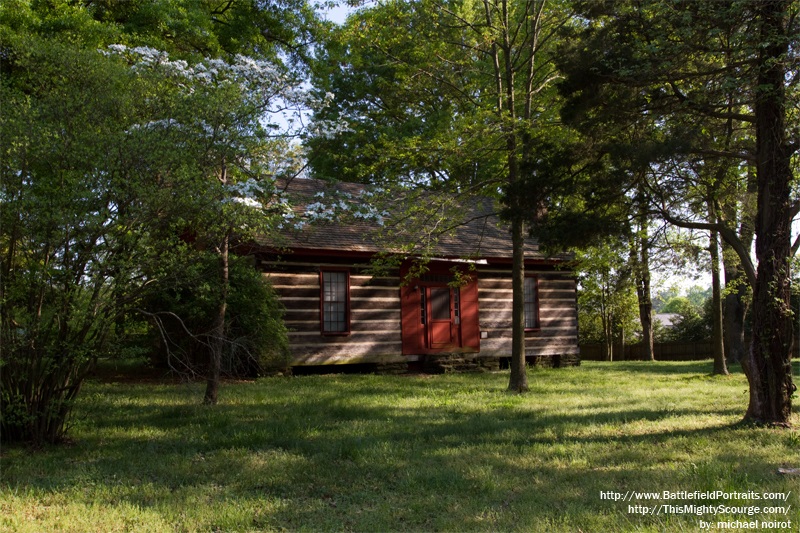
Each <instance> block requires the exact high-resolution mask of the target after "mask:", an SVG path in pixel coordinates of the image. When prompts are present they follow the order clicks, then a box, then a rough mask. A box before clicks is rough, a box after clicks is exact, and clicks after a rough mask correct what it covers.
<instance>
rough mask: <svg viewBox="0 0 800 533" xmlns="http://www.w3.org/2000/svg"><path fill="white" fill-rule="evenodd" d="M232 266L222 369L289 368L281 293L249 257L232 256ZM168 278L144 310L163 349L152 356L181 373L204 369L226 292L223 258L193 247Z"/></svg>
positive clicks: (247, 372) (252, 372) (245, 372)
mask: <svg viewBox="0 0 800 533" xmlns="http://www.w3.org/2000/svg"><path fill="white" fill-rule="evenodd" d="M184 259H185V258H184ZM229 268H230V270H229V280H230V289H229V293H228V305H227V313H226V317H225V322H226V327H225V338H226V343H225V346H226V349H225V352H224V354H223V360H222V372H223V373H224V374H226V375H228V376H235V377H254V376H257V375H261V374H263V373H265V372H271V371H274V370H283V369H285V368H286V366H287V364H288V340H287V336H286V328H285V326H284V324H283V306H282V305H281V303H280V301H279V300H278V296H277V294H276V293H275V291H274V290H273V289H272V286H271V285H270V283H269V281H268V280H267V279H266V278H265V277H264V276H262V275H261V274H260V273H259V272H258V271H257V270H256V269H255V268H253V265H252V260H251V259H250V258H247V257H236V256H231V258H230V265H229ZM165 280H166V283H163V284H162V288H161V290H159V291H157V292H154V293H153V295H152V296H151V297H150V298H149V300H148V303H147V309H146V310H145V311H146V312H147V314H148V316H150V317H151V318H152V321H151V323H152V325H153V335H155V336H157V342H156V343H155V344H156V345H157V346H158V349H157V350H156V351H155V353H153V356H152V360H153V362H154V364H156V365H160V366H169V367H170V368H171V369H172V370H174V371H176V372H178V373H180V374H186V375H191V376H193V375H196V374H202V373H204V371H205V368H206V365H207V363H208V360H209V353H210V352H209V350H210V348H209V345H210V340H211V336H210V334H209V332H210V331H211V330H212V326H213V323H214V317H215V316H216V312H217V309H218V307H219V299H220V298H221V294H222V291H221V283H220V281H219V258H218V257H217V256H216V255H215V254H212V253H208V252H193V253H191V255H190V259H189V260H188V261H185V260H184V261H180V260H179V261H175V262H174V264H173V267H172V268H171V272H169V273H168V274H167V275H166V276H165Z"/></svg>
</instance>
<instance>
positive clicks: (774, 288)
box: [565, 0, 800, 425]
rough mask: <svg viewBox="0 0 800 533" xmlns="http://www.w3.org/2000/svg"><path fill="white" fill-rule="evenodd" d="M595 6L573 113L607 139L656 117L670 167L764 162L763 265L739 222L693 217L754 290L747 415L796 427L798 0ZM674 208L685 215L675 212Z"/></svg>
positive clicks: (575, 77) (589, 14)
mask: <svg viewBox="0 0 800 533" xmlns="http://www.w3.org/2000/svg"><path fill="white" fill-rule="evenodd" d="M584 14H585V17H586V21H587V23H586V25H585V27H584V29H583V30H582V37H583V39H581V40H578V41H576V45H575V47H574V48H573V51H574V52H575V54H574V55H571V56H570V54H565V57H567V56H569V58H570V59H572V60H575V62H574V63H573V64H572V65H573V66H572V67H570V71H569V73H568V80H569V84H567V85H565V89H567V91H568V92H569V93H570V95H571V96H570V99H571V102H572V104H573V106H572V109H573V112H574V114H573V115H572V119H576V118H577V122H582V123H584V124H586V125H589V126H590V128H591V129H594V132H595V133H598V134H600V135H602V132H604V131H605V132H608V131H609V129H611V130H612V131H613V129H614V128H617V127H619V125H620V124H626V123H627V124H630V123H637V122H640V121H642V120H644V121H647V122H653V121H654V120H655V121H656V124H657V125H658V128H657V130H655V132H656V133H658V134H659V135H662V136H663V141H659V144H660V148H659V151H660V152H661V153H660V154H653V156H652V157H651V161H652V162H653V163H657V164H659V165H660V166H659V167H657V169H658V170H659V171H663V170H664V169H665V167H664V166H663V165H664V163H665V162H670V161H674V158H675V157H676V156H677V157H678V158H683V157H686V156H688V155H692V156H695V157H696V156H701V155H702V156H703V157H704V158H705V159H706V160H710V159H711V158H717V157H725V158H729V159H732V160H734V161H737V163H736V164H737V165H740V164H742V165H748V164H752V165H753V166H754V167H755V175H756V183H757V189H758V193H757V197H758V201H757V204H758V205H757V209H756V213H755V221H756V223H755V234H756V257H755V259H756V261H755V264H754V263H753V261H752V259H751V257H750V251H749V249H748V248H747V247H746V246H745V243H744V241H743V240H742V239H741V238H739V236H738V235H737V234H736V231H735V228H733V227H731V225H730V223H729V222H728V221H723V220H720V217H719V215H721V212H720V211H719V210H718V211H717V220H716V221H714V220H711V221H702V222H701V221H698V222H687V221H682V223H683V224H684V225H685V226H687V227H694V228H697V229H703V230H706V231H711V230H716V231H719V233H720V235H721V237H722V238H723V239H724V240H725V241H726V243H727V244H728V245H729V246H731V247H732V248H733V249H734V250H735V251H736V252H737V254H738V256H739V259H740V261H741V264H742V266H743V269H744V270H745V271H746V272H747V277H748V280H749V281H750V284H751V285H752V286H753V290H754V294H753V306H752V309H753V331H754V335H753V341H752V346H751V349H750V351H749V355H748V357H747V358H746V360H745V365H744V367H745V371H746V373H747V376H748V380H749V383H750V394H751V396H750V404H749V406H748V410H747V413H746V418H748V419H751V420H755V421H760V422H765V423H772V424H782V425H786V424H789V422H790V417H791V396H792V393H793V391H794V390H795V387H794V384H793V383H792V375H791V365H790V357H791V350H790V348H791V344H792V330H791V323H790V311H789V300H788V298H789V287H788V285H789V272H788V260H789V257H790V253H791V250H790V246H791V243H790V238H791V232H790V229H791V228H790V226H791V221H792V219H793V217H794V216H795V215H796V214H797V212H798V205H800V204H798V203H797V202H796V199H794V198H793V197H792V193H791V188H790V183H791V181H792V179H793V174H792V166H791V158H792V157H793V154H795V153H796V150H797V146H798V143H797V139H796V138H793V137H792V136H793V135H794V136H795V137H796V134H795V133H793V130H791V129H790V128H789V127H788V125H787V122H786V117H787V112H789V109H790V106H789V103H790V102H791V101H792V100H790V98H793V97H794V96H796V94H797V91H796V87H797V83H798V76H797V75H796V72H797V62H798V58H797V49H798V48H797V38H798V31H797V24H798V21H797V16H796V15H797V3H796V2H791V1H788V0H761V1H749V2H737V1H730V2H714V3H698V2H674V3H664V2H656V1H652V2H616V3H614V4H613V6H612V5H611V4H606V3H594V2H589V3H586V4H585V10H584ZM587 62H590V63H591V64H592V65H593V68H592V69H591V70H589V71H583V72H581V67H580V66H579V65H586V64H587ZM565 64H566V59H565ZM731 87H736V88H737V90H736V91H734V92H732V91H731ZM732 97H733V100H732V99H731V98H732ZM612 113H614V114H615V115H616V116H612ZM714 121H735V123H736V124H738V125H740V126H741V127H743V128H747V129H749V131H750V132H751V135H750V136H749V138H751V139H755V146H747V145H744V146H730V147H728V149H725V150H721V149H719V145H716V146H714V145H712V146H709V145H708V144H704V143H702V142H700V141H702V140H703V139H704V133H705V130H704V128H703V125H704V124H709V123H712V122H714ZM712 131H713V129H712ZM654 139H655V137H654ZM667 215H670V216H671V217H672V218H671V219H670V220H675V221H677V220H678V219H679V218H681V217H680V213H676V212H672V213H665V216H667Z"/></svg>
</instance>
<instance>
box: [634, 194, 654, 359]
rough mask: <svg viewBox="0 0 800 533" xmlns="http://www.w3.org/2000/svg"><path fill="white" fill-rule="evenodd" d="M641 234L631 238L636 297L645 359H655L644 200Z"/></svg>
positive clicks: (648, 249)
mask: <svg viewBox="0 0 800 533" xmlns="http://www.w3.org/2000/svg"><path fill="white" fill-rule="evenodd" d="M638 217H639V225H640V228H639V235H638V236H635V235H634V237H633V238H632V239H631V241H630V243H631V252H630V254H631V262H632V263H633V265H632V266H633V275H634V282H635V283H636V299H637V301H638V303H639V322H640V323H641V325H642V353H641V354H640V356H641V358H642V359H644V360H645V361H655V360H656V357H655V351H654V349H653V300H652V298H651V296H650V238H649V236H648V224H647V213H646V212H645V206H644V203H643V202H641V201H640V202H639V215H638Z"/></svg>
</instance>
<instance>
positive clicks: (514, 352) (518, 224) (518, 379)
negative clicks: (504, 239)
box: [508, 216, 528, 392]
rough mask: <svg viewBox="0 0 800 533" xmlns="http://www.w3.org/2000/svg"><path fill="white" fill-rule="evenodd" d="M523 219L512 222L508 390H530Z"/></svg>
mask: <svg viewBox="0 0 800 533" xmlns="http://www.w3.org/2000/svg"><path fill="white" fill-rule="evenodd" d="M523 229H524V228H523V223H522V218H521V217H519V216H515V217H514V219H513V220H512V222H511V242H512V246H513V265H512V274H511V276H512V280H511V292H512V304H511V321H512V324H511V376H510V378H509V381H508V390H509V391H515V392H525V391H527V390H528V373H527V372H526V368H525V299H524V297H525V292H524V291H525V256H524V253H525V235H524V233H523Z"/></svg>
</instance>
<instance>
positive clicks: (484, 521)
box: [4, 364, 775, 530]
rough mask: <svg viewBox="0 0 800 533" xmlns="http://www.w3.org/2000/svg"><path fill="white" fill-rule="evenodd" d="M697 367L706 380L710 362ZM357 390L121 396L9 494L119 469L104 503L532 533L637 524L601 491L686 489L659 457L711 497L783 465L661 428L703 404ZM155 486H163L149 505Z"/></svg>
mask: <svg viewBox="0 0 800 533" xmlns="http://www.w3.org/2000/svg"><path fill="white" fill-rule="evenodd" d="M690 368H692V369H694V370H691V372H696V368H697V365H696V364H693V365H690ZM636 371H637V372H640V371H642V368H641V367H639V366H638V365H637V367H636ZM669 373H672V372H669ZM353 381H355V383H353V382H351V380H350V379H346V378H315V379H308V380H303V381H296V380H295V381H292V380H285V381H284V380H281V381H278V380H276V381H272V382H262V383H258V384H247V385H241V386H239V387H238V388H236V389H235V390H234V389H233V388H232V387H231V388H229V389H228V390H227V391H226V394H228V395H229V396H228V398H229V401H228V402H226V401H225V400H223V402H222V404H221V405H218V406H216V407H213V408H208V407H204V406H201V405H197V402H199V399H200V397H201V389H200V387H199V386H197V387H194V388H192V387H191V386H190V387H185V388H182V389H179V390H180V391H182V392H180V393H179V394H176V393H175V387H167V386H161V387H157V388H148V387H144V386H142V387H140V388H137V389H134V390H133V391H132V390H131V389H130V388H128V389H123V388H120V387H110V386H107V387H104V388H103V390H102V392H101V393H98V394H96V395H95V396H93V397H91V398H89V399H88V400H87V402H86V404H85V405H84V408H88V409H91V410H92V412H93V417H92V418H91V419H87V421H86V422H85V423H86V427H85V428H83V429H82V430H81V441H80V442H78V444H77V445H76V447H75V448H77V449H75V448H73V450H71V451H70V450H67V451H66V452H64V453H65V454H66V455H69V456H70V459H69V460H67V461H64V462H63V468H62V469H61V471H59V472H55V473H51V474H50V475H49V476H48V477H47V478H35V479H6V480H5V481H4V484H6V485H11V486H21V487H32V488H41V489H44V490H60V489H62V488H74V487H75V486H80V485H81V484H85V483H86V479H87V476H89V477H90V478H91V477H96V478H97V479H95V480H94V481H95V482H98V483H100V482H104V481H105V480H104V479H103V477H104V476H105V475H106V474H105V473H107V472H114V483H116V484H119V486H121V487H129V488H130V489H129V490H127V491H110V492H109V494H108V495H107V496H106V498H107V499H108V501H107V502H106V503H107V504H109V505H112V504H113V502H114V501H117V500H119V499H125V500H128V501H129V502H130V503H131V504H133V505H139V506H158V505H162V506H164V505H167V503H168V502H169V501H170V500H171V499H175V498H180V493H182V492H184V493H185V492H191V491H187V489H189V488H193V487H194V488H199V489H202V488H204V487H208V486H209V485H213V486H218V487H223V488H224V490H210V491H208V492H207V493H206V494H205V495H204V498H205V499H204V505H212V506H214V505H219V506H222V505H225V504H226V502H228V501H230V500H235V501H239V502H251V504H252V505H253V508H254V509H262V510H261V511H254V513H253V522H252V524H250V526H252V527H265V528H287V529H295V528H304V527H305V528H308V527H309V524H314V527H315V528H318V529H338V530H341V529H359V530H365V529H366V530H385V529H426V530H427V529H491V528H500V529H515V528H519V529H526V527H525V526H526V524H530V523H532V522H531V520H533V519H534V518H535V517H547V518H548V519H552V520H558V519H559V517H563V516H565V513H566V515H567V516H571V517H572V519H576V520H578V523H579V522H580V520H581V516H583V515H584V514H585V515H586V517H587V518H586V519H587V520H588V517H589V516H590V515H595V516H600V515H607V514H609V513H611V514H615V513H621V514H623V515H624V518H625V519H626V520H635V517H633V516H631V515H629V514H628V513H627V512H626V508H624V507H623V505H622V504H618V503H616V502H614V501H609V500H606V499H601V497H600V493H601V492H602V491H623V492H624V491H626V490H667V489H669V490H676V489H678V488H687V487H686V486H683V487H678V486H672V485H670V486H665V484H664V483H665V481H664V476H665V474H664V472H663V471H662V470H660V469H658V468H652V465H653V464H654V463H655V464H668V465H681V464H683V463H684V462H685V458H686V457H693V458H694V459H693V461H694V463H699V464H700V466H699V467H697V466H695V470H692V469H691V468H690V467H689V466H688V465H687V466H686V467H685V470H681V471H680V472H679V473H678V474H677V475H675V474H674V473H673V475H672V477H670V478H669V482H668V483H670V484H674V483H681V482H685V483H688V484H689V485H691V486H690V487H689V488H691V489H695V488H696V489H698V490H702V489H704V488H707V489H708V490H712V489H717V488H719V486H718V485H715V484H716V483H725V484H731V483H733V484H734V486H736V485H738V484H739V483H740V482H741V483H746V482H747V475H745V476H744V478H742V479H739V478H738V477H737V476H738V475H739V474H738V473H737V470H736V467H732V466H730V465H738V464H740V463H742V461H745V460H746V462H747V467H746V472H747V473H752V474H749V475H752V476H755V475H756V473H757V472H762V471H771V470H774V467H775V465H773V464H771V462H770V461H769V460H767V459H764V458H763V457H761V456H759V455H758V454H756V453H753V454H752V455H751V456H749V457H747V458H742V457H737V456H733V455H730V456H729V455H722V456H719V457H706V458H697V457H695V456H694V455H692V454H693V452H692V449H691V446H692V445H693V444H694V443H696V442H699V441H705V442H707V441H709V440H710V441H713V440H716V439H724V438H731V437H732V436H734V433H735V431H736V429H737V424H723V425H719V426H712V427H701V428H696V429H695V428H686V429H677V430H676V429H669V428H654V427H648V424H649V423H651V422H652V423H653V425H654V426H655V425H657V424H656V423H658V422H660V421H663V420H665V419H668V418H681V417H692V416H694V415H696V414H697V411H696V410H694V409H688V408H673V407H670V406H662V407H658V406H655V407H646V406H645V407H643V406H642V405H641V403H640V402H633V401H628V402H621V401H610V400H609V401H607V402H604V403H600V402H595V403H594V404H593V405H592V406H591V407H592V410H591V411H590V410H586V411H581V410H578V409H575V410H573V412H567V413H561V412H559V413H552V412H546V411H537V410H536V409H535V408H530V406H529V405H527V404H522V402H521V401H520V400H518V399H517V398H519V397H514V396H509V395H506V394H505V393H502V392H498V393H496V394H491V393H486V386H485V385H486V384H485V383H483V384H482V386H478V387H474V391H475V392H476V393H482V394H485V395H486V396H487V399H489V400H490V403H492V402H494V403H495V405H494V406H492V407H481V408H480V409H479V408H469V407H465V406H464V405H461V404H460V403H459V402H458V398H459V396H458V395H455V394H454V390H453V389H452V384H450V386H445V385H443V384H442V383H441V382H439V381H436V380H429V379H425V380H423V379H418V380H415V379H407V380H403V381H402V384H398V383H397V382H395V381H391V380H381V379H370V378H360V379H358V380H353ZM132 392H133V395H134V397H131V394H132ZM458 392H459V393H462V394H463V393H469V392H470V389H469V388H468V386H467V387H462V388H459V389H458ZM411 400H413V401H411ZM405 401H409V404H408V405H404V404H403V402H405ZM534 407H535V406H534ZM737 412H738V411H737V409H736V408H735V407H734V408H714V409H706V410H704V414H711V415H723V416H729V415H732V414H736V413H737ZM633 425H635V427H636V430H630V428H631V427H632V426H633ZM626 428H627V429H626ZM123 429H124V430H123ZM723 434H724V436H721V435H723ZM728 435H730V436H728ZM672 468H675V467H674V466H673V467H672ZM678 468H684V467H680V466H679V467H678ZM698 468H699V470H698ZM704 485H707V487H704ZM144 486H150V487H151V490H149V491H148V493H147V495H145V491H144V490H140V489H141V488H142V487H144ZM153 486H154V487H155V488H154V489H153V488H152V487H153ZM740 488H744V487H740ZM153 494H155V496H154V495H153ZM276 499H277V500H281V501H284V502H289V504H288V505H281V506H274V507H270V508H269V510H267V506H266V505H265V503H264V502H266V501H267V500H276ZM259 506H260V507H259ZM575 517H577V518H575ZM517 519H519V520H522V522H520V523H516V522H515V520H517ZM632 527H633V526H632ZM223 529H224V528H223Z"/></svg>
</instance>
